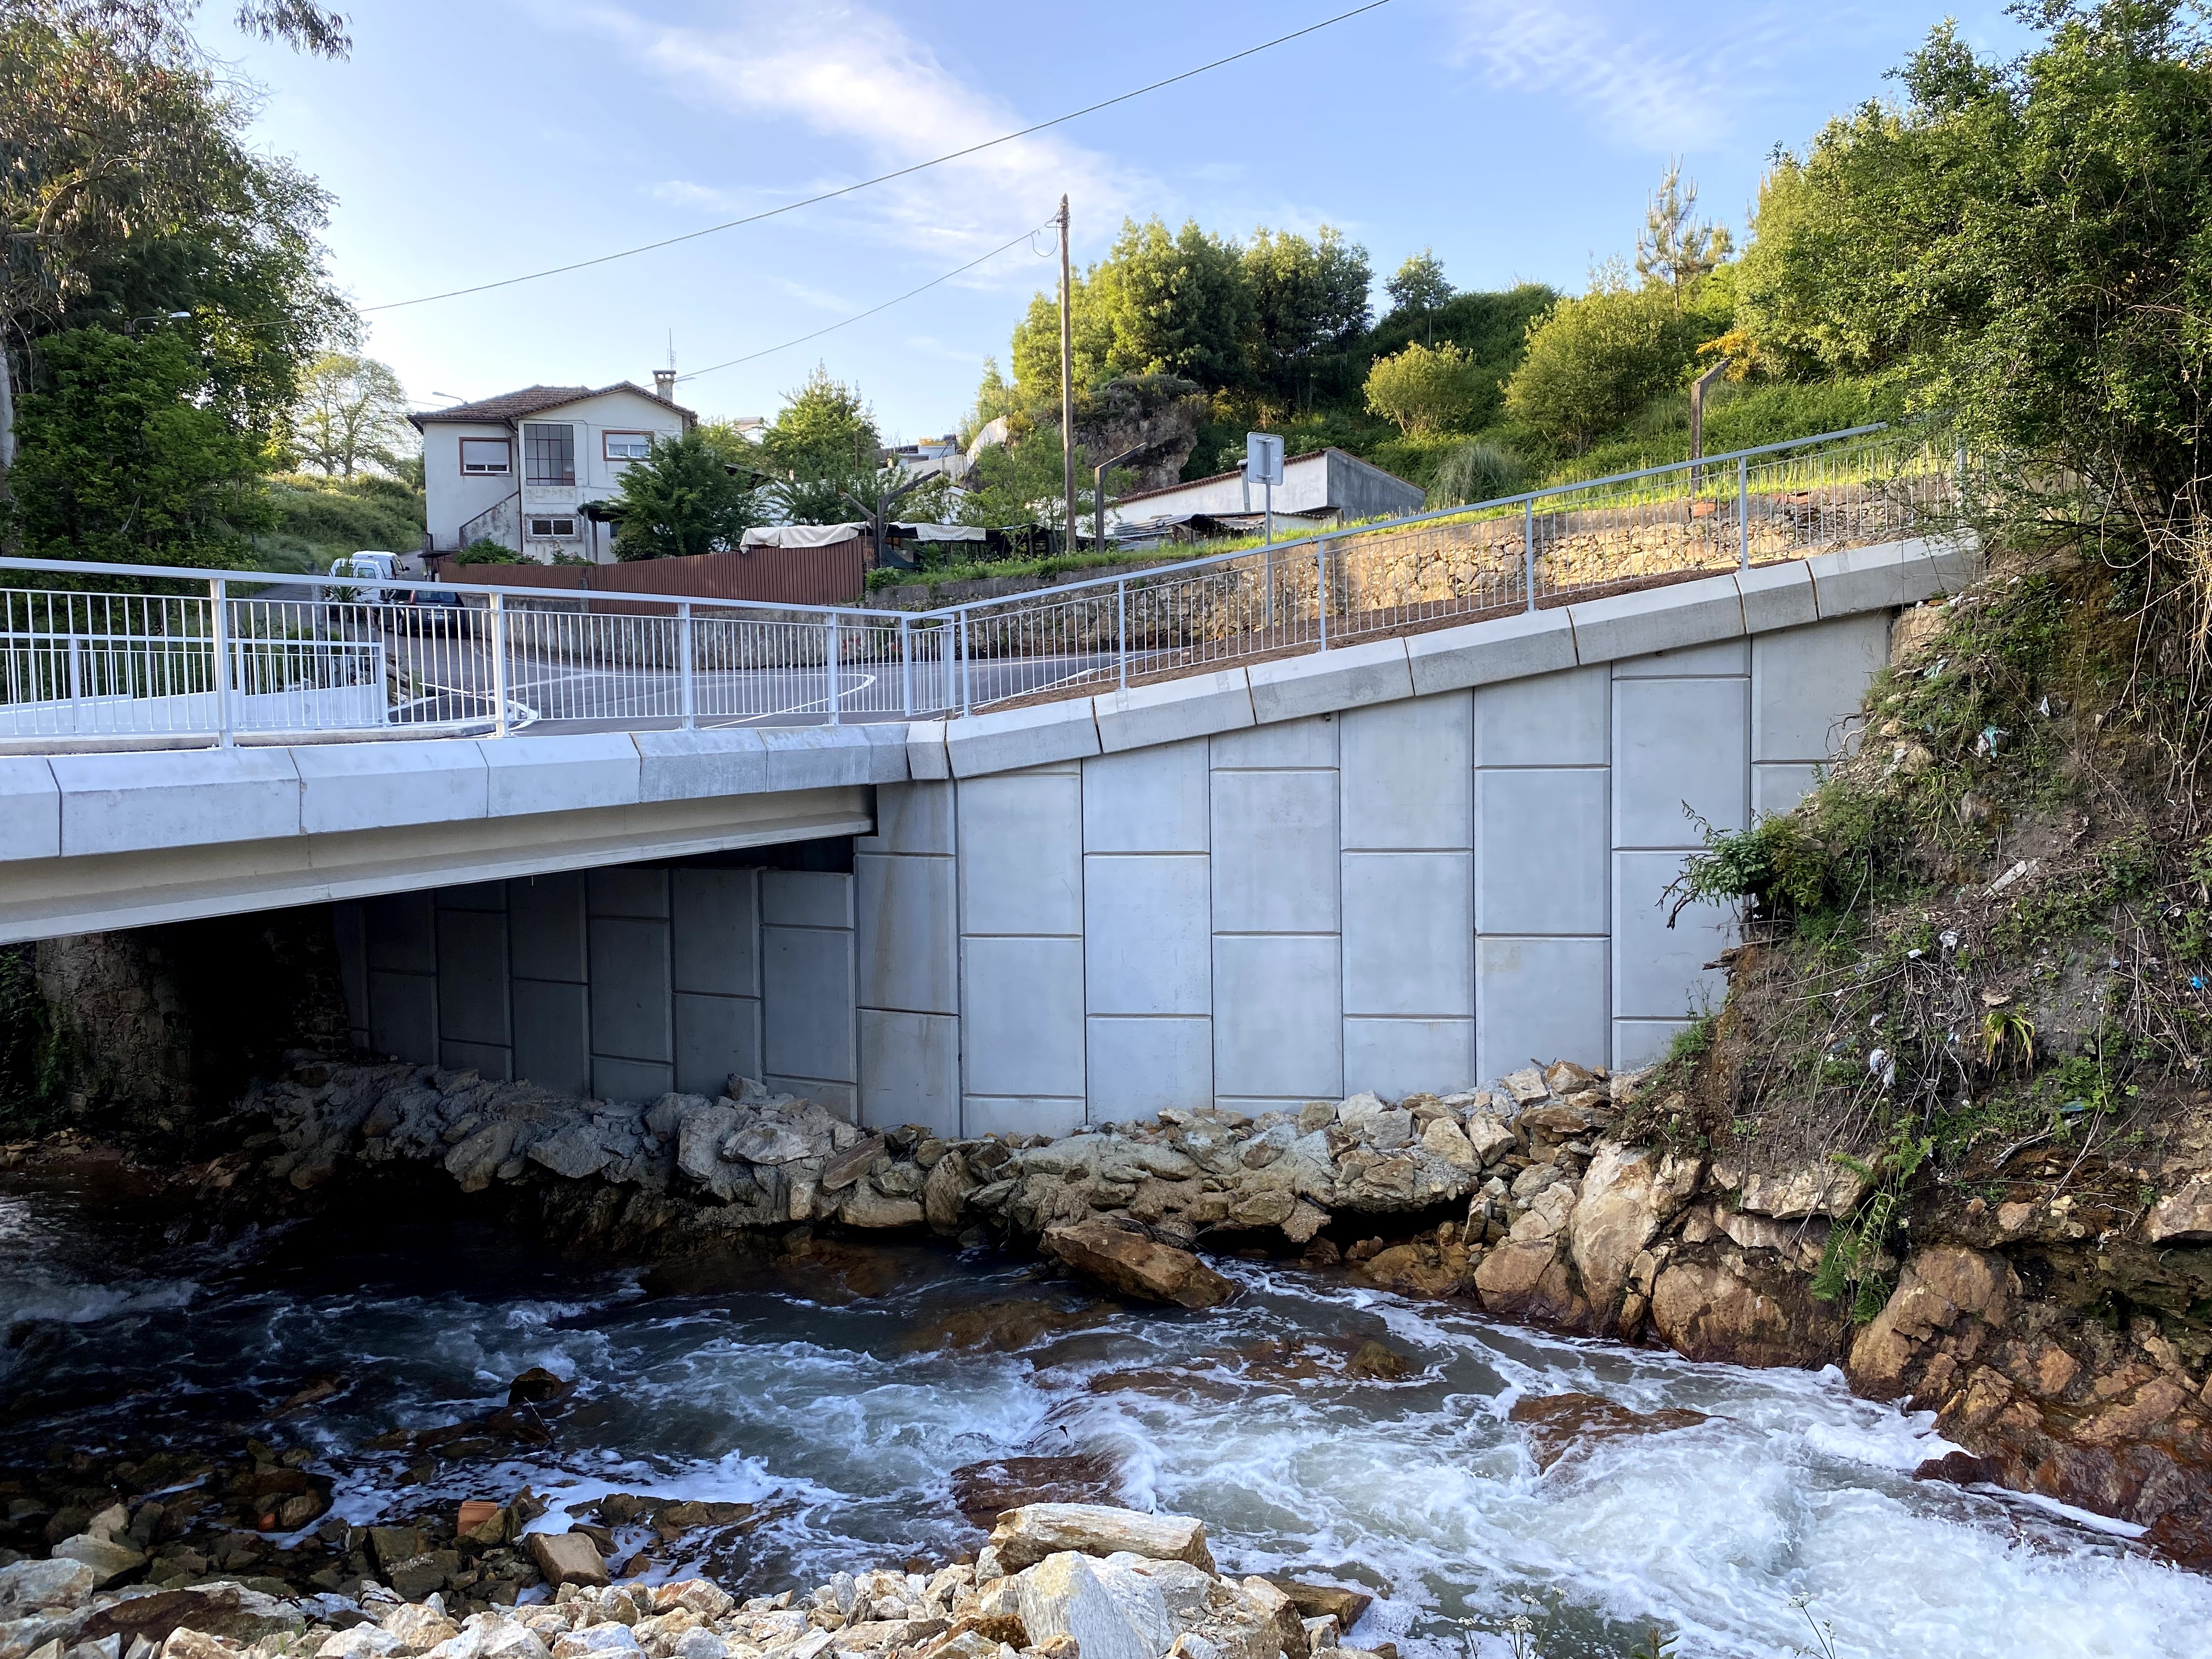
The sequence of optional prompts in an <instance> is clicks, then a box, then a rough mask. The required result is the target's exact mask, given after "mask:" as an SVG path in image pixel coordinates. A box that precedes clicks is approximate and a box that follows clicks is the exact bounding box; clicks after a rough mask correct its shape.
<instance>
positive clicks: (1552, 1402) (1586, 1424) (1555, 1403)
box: [1505, 1394, 1711, 1469]
mask: <svg viewBox="0 0 2212 1659" xmlns="http://www.w3.org/2000/svg"><path fill="white" fill-rule="evenodd" d="M1505 1415H1506V1418H1507V1420H1508V1421H1510V1422H1514V1423H1518V1424H1520V1425H1522V1427H1524V1428H1526V1429H1527V1430H1528V1449H1529V1450H1530V1451H1531V1452H1532V1453H1533V1454H1534V1456H1535V1459H1536V1467H1537V1468H1540V1469H1549V1468H1552V1467H1553V1465H1554V1464H1556V1463H1558V1462H1559V1461H1560V1460H1561V1459H1562V1458H1565V1457H1567V1456H1569V1455H1572V1454H1574V1453H1576V1452H1580V1451H1587V1450H1588V1449H1589V1448H1590V1447H1591V1446H1593V1445H1595V1444H1598V1443H1601V1442H1602V1441H1607V1440H1614V1439H1619V1438H1620V1437H1622V1436H1624V1435H1639V1434H1664V1433H1667V1432H1668V1431H1670V1430H1674V1429H1690V1428H1695V1427H1696V1426H1697V1425H1699V1424H1700V1423H1704V1422H1708V1421H1710V1420H1711V1419H1709V1418H1708V1417H1707V1416H1706V1414H1705V1413H1703V1412H1693V1411H1686V1410H1683V1409H1680V1408H1679V1407H1668V1408H1667V1409H1665V1410H1662V1411H1656V1412H1638V1411H1631V1410H1630V1409H1629V1408H1628V1407H1626V1406H1621V1405H1616V1404H1615V1403H1614V1402H1613V1401H1610V1400H1607V1399H1605V1398H1603V1397H1601V1395H1594V1394H1555V1395H1543V1396H1541V1397H1539V1398H1534V1399H1529V1398H1523V1399H1521V1400H1516V1401H1514V1402H1513V1408H1512V1410H1510V1411H1509V1412H1508V1413H1506V1414H1505Z"/></svg>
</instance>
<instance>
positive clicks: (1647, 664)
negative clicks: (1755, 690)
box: [1613, 640, 1751, 680]
mask: <svg viewBox="0 0 2212 1659" xmlns="http://www.w3.org/2000/svg"><path fill="white" fill-rule="evenodd" d="M1750 671H1751V641H1749V640H1717V641H1713V642H1712V643H1711V644H1710V645H1689V646H1683V647H1680V648H1678V649H1676V650H1673V651H1655V652H1652V653H1650V654H1649V655H1646V656H1640V657H1628V658H1625V659H1622V660H1621V661H1620V662H1617V663H1615V664H1613V678H1615V679H1617V680H1679V679H1703V678H1711V677H1712V676H1715V675H1722V674H1748V673H1749V672H1750Z"/></svg>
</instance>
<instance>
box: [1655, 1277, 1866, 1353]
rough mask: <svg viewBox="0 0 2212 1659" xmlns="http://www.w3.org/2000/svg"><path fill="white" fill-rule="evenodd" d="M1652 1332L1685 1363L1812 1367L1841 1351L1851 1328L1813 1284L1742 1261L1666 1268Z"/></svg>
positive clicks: (1658, 1287)
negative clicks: (1818, 1297) (1818, 1295)
mask: <svg viewBox="0 0 2212 1659" xmlns="http://www.w3.org/2000/svg"><path fill="white" fill-rule="evenodd" d="M1650 1316H1651V1325H1652V1328H1653V1329H1654V1330H1656V1332H1658V1334H1659V1336H1660V1338H1661V1340H1663V1341H1664V1342H1666V1343H1667V1345H1668V1346H1669V1347H1671V1348H1673V1349H1674V1352H1677V1353H1679V1354H1680V1355H1682V1356H1683V1358H1686V1359H1699V1360H1714V1361H1719V1362H1722V1363H1725V1364H1736V1365H1802V1366H1817V1365H1821V1364H1826V1363H1828V1362H1829V1361H1830V1360H1831V1359H1832V1358H1834V1357H1835V1355H1836V1354H1837V1352H1838V1351H1839V1350H1840V1349H1841V1348H1842V1346H1843V1344H1844V1340H1845V1338H1846V1337H1847V1336H1848V1335H1849V1334H1850V1326H1849V1323H1848V1322H1847V1320H1846V1319H1845V1316H1844V1313H1843V1311H1842V1310H1840V1309H1839V1308H1838V1307H1837V1306H1836V1305H1835V1304H1832V1303H1827V1302H1820V1301H1816V1300H1814V1297H1813V1294H1812V1287H1811V1282H1810V1281H1809V1280H1808V1279H1805V1278H1804V1277H1803V1276H1802V1274H1798V1273H1790V1272H1789V1271H1788V1270H1787V1269H1784V1268H1781V1267H1774V1268H1772V1269H1761V1268H1759V1267H1756V1266H1754V1265H1753V1263H1751V1262H1749V1261H1747V1260H1745V1259H1744V1258H1743V1257H1741V1255H1723V1256H1721V1257H1718V1258H1715V1259H1711V1260H1702V1261H1681V1260H1676V1261H1670V1262H1668V1264H1667V1266H1666V1267H1664V1268H1663V1269H1662V1271H1661V1272H1660V1273H1659V1275H1658V1277H1657V1279H1656V1280H1655V1281H1654V1283H1653V1285H1652V1289H1651V1315H1650Z"/></svg>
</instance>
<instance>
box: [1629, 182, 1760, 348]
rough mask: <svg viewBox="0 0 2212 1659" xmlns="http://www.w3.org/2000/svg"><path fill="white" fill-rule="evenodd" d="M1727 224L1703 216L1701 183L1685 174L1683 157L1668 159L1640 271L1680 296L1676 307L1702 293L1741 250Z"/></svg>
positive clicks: (1649, 215) (1649, 217) (1642, 244)
mask: <svg viewBox="0 0 2212 1659" xmlns="http://www.w3.org/2000/svg"><path fill="white" fill-rule="evenodd" d="M1734 251H1735V240H1734V239H1733V238H1732V237H1730V236H1729V233H1728V228H1727V227H1726V226H1725V225H1716V224H1712V223H1710V222H1707V221H1705V220H1703V219H1700V218H1699V217H1698V186H1697V182H1696V181H1695V180H1694V179H1684V178H1683V177H1682V160H1681V157H1680V156H1676V157H1675V158H1674V160H1672V161H1668V163H1667V171H1666V173H1664V174H1663V175H1662V177H1661V179H1660V180H1659V188H1658V189H1657V190H1656V191H1653V192H1652V193H1651V199H1650V202H1649V203H1648V204H1646V206H1645V208H1644V229H1643V231H1642V232H1641V233H1640V234H1638V237H1637V239H1636V274H1637V275H1638V276H1641V277H1642V278H1643V279H1644V283H1646V284H1647V285H1650V284H1655V283H1656V284H1657V285H1658V286H1660V287H1662V288H1664V289H1667V291H1668V293H1670V294H1672V295H1674V309H1675V310H1677V311H1680V310H1681V309H1682V307H1683V305H1684V303H1685V302H1686V301H1687V300H1688V299H1689V298H1690V297H1691V296H1692V295H1693V294H1695V293H1696V291H1697V289H1698V285H1699V283H1702V282H1704V281H1705V278H1706V277H1707V276H1711V274H1712V273H1713V271H1714V270H1715V269H1716V268H1717V267H1718V266H1719V265H1720V264H1722V263H1723V261H1724V260H1726V259H1727V258H1728V257H1729V254H1730V253H1731V252H1734Z"/></svg>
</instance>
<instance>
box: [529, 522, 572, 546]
mask: <svg viewBox="0 0 2212 1659" xmlns="http://www.w3.org/2000/svg"><path fill="white" fill-rule="evenodd" d="M530 534H531V538H532V540H551V541H560V542H567V541H574V539H575V538H576V521H575V520H574V519H532V520H531V521H530Z"/></svg>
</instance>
